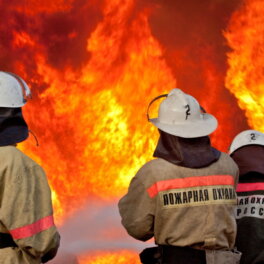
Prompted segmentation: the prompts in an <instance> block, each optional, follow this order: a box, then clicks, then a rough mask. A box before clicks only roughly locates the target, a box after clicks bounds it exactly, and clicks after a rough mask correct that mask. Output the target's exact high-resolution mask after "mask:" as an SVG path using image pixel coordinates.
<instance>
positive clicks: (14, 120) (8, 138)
mask: <svg viewBox="0 0 264 264" xmlns="http://www.w3.org/2000/svg"><path fill="white" fill-rule="evenodd" d="M27 138H28V126H27V123H26V122H25V120H24V118H23V115H22V110H21V108H3V107H1V108H0V146H8V145H14V144H16V143H19V142H22V141H24V140H25V139H27Z"/></svg>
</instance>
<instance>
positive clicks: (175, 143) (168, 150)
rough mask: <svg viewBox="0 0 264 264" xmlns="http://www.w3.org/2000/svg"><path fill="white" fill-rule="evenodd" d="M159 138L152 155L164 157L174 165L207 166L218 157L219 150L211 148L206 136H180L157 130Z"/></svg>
mask: <svg viewBox="0 0 264 264" xmlns="http://www.w3.org/2000/svg"><path fill="white" fill-rule="evenodd" d="M159 133H160V138H159V141H158V144H157V147H156V149H155V151H154V154H153V156H154V157H156V158H162V159H165V160H167V161H169V162H171V163H173V164H175V165H178V166H183V167H188V168H202V167H206V166H209V165H210V164H211V163H213V162H215V161H217V160H218V159H219V157H220V154H221V153H220V151H218V150H217V149H215V148H213V147H212V146H211V143H210V138H209V137H208V136H204V137H198V138H182V137H177V136H173V135H170V134H168V133H166V132H163V131H161V130H159Z"/></svg>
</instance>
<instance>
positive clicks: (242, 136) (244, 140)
mask: <svg viewBox="0 0 264 264" xmlns="http://www.w3.org/2000/svg"><path fill="white" fill-rule="evenodd" d="M247 145H261V146H264V134H263V133H261V132H259V131H257V130H245V131H242V132H240V133H239V134H238V135H236V136H235V138H234V139H233V141H232V143H231V145H230V147H229V154H232V153H233V152H234V151H236V150H237V149H239V148H241V147H243V146H247Z"/></svg>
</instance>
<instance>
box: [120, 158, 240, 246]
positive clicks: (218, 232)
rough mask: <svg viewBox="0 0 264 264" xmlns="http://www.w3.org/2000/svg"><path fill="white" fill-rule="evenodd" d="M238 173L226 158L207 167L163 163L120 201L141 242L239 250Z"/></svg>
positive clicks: (148, 168)
mask: <svg viewBox="0 0 264 264" xmlns="http://www.w3.org/2000/svg"><path fill="white" fill-rule="evenodd" d="M237 180H238V168H237V165H236V164H235V163H234V161H233V160H232V159H231V158H230V157H229V156H228V155H227V154H225V153H221V156H220V158H219V159H218V161H216V162H214V163H212V164H211V165H209V166H208V167H204V168H198V169H194V168H186V167H181V166H177V165H175V164H172V163H170V162H167V161H165V160H163V159H156V160H152V161H150V162H148V163H147V164H145V165H144V166H143V167H142V168H141V169H140V170H139V171H138V173H137V174H136V176H135V177H134V178H133V179H132V181H131V183H130V186H129V190H128V193H127V194H126V195H125V196H124V197H123V198H122V199H121V200H120V202H119V211H120V215H121V217H122V224H123V225H124V227H125V228H126V230H127V232H128V233H129V234H130V235H131V236H132V237H134V238H136V239H139V240H143V241H145V240H148V239H149V238H151V237H153V236H154V238H155V242H156V243H157V244H159V245H173V246H181V247H184V246H192V247H194V248H199V249H230V248H233V247H234V243H235V236H236V221H235V215H234V207H235V205H236V193H235V188H234V187H235V186H236V183H237Z"/></svg>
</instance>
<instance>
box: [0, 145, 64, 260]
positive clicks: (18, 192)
mask: <svg viewBox="0 0 264 264" xmlns="http://www.w3.org/2000/svg"><path fill="white" fill-rule="evenodd" d="M0 160H1V166H0V181H1V187H0V188H1V189H0V237H10V240H13V242H12V243H11V244H10V245H11V246H8V243H7V246H3V244H2V243H1V241H0V247H1V249H0V263H4V264H39V263H41V262H43V263H44V262H47V261H48V260H50V259H51V258H53V257H54V256H55V255H56V252H57V249H58V247H59V241H60V236H59V234H58V232H57V229H56V227H55V225H54V221H53V209H52V203H51V192H50V188H49V185H48V182H47V179H46V175H45V173H44V171H43V170H42V168H41V167H40V166H39V165H38V164H36V163H35V162H34V161H33V160H31V159H30V158H29V157H27V156H26V155H25V154H23V153H22V152H21V151H19V150H18V149H17V148H16V147H15V146H5V147H0ZM10 235H11V236H10Z"/></svg>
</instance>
